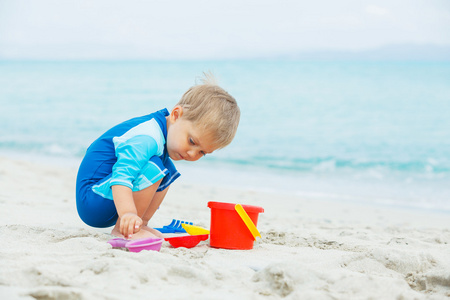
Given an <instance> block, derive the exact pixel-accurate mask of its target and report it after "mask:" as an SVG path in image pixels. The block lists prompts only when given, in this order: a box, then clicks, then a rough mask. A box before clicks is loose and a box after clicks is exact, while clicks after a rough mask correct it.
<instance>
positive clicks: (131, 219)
mask: <svg viewBox="0 0 450 300" xmlns="http://www.w3.org/2000/svg"><path fill="white" fill-rule="evenodd" d="M141 226H142V219H141V218H139V216H138V215H137V214H135V213H126V214H124V215H123V216H122V218H120V233H121V234H123V236H124V237H125V238H127V239H129V238H131V237H132V236H133V233H136V232H138V231H139V230H140V229H141Z"/></svg>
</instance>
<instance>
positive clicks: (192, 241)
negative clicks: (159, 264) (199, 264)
mask: <svg viewBox="0 0 450 300" xmlns="http://www.w3.org/2000/svg"><path fill="white" fill-rule="evenodd" d="M208 237H209V235H208V234H200V235H185V236H176V237H169V238H165V240H166V241H168V242H169V243H170V244H171V245H172V246H173V247H175V248H178V247H185V248H192V247H195V246H197V245H198V243H200V242H201V241H206V240H207V239H208Z"/></svg>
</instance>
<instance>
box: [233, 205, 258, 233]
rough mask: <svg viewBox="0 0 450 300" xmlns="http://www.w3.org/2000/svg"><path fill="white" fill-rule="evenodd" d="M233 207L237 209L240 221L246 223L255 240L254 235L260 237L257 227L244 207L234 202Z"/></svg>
mask: <svg viewBox="0 0 450 300" xmlns="http://www.w3.org/2000/svg"><path fill="white" fill-rule="evenodd" d="M234 209H235V210H236V211H237V213H238V214H239V216H240V217H241V219H242V221H244V223H245V225H247V228H248V230H250V232H251V234H252V235H253V238H254V239H255V240H256V237H257V236H259V237H261V234H260V233H259V231H258V229H257V228H256V226H255V224H253V221H252V219H250V217H249V216H248V214H247V212H246V211H245V209H244V208H243V207H242V205H240V204H236V205H235V206H234Z"/></svg>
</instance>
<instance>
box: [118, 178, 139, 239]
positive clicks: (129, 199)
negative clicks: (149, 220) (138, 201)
mask: <svg viewBox="0 0 450 300" xmlns="http://www.w3.org/2000/svg"><path fill="white" fill-rule="evenodd" d="M111 189H112V193H113V198H114V204H115V205H116V210H117V213H118V215H119V222H120V233H121V234H123V236H125V238H131V236H132V235H133V233H134V232H137V231H138V230H139V228H140V227H141V225H142V219H141V218H139V216H138V215H137V210H136V205H135V204H134V200H133V192H132V191H131V189H130V188H129V187H127V186H124V185H113V186H111Z"/></svg>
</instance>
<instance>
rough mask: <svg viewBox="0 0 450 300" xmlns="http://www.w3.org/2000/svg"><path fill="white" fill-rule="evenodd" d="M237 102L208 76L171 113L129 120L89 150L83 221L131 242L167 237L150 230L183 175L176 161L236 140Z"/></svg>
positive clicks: (80, 191) (81, 193)
mask: <svg viewBox="0 0 450 300" xmlns="http://www.w3.org/2000/svg"><path fill="white" fill-rule="evenodd" d="M239 118H240V110H239V107H238V105H237V103H236V100H235V99H234V98H233V97H232V96H230V95H229V94H228V93H227V92H226V91H224V90H223V89H222V88H220V87H219V86H218V85H216V84H215V82H214V79H213V78H212V76H208V75H207V76H206V77H205V80H203V84H201V85H196V86H193V87H191V88H190V89H189V90H188V91H187V92H186V93H185V94H184V95H183V97H182V98H181V100H180V101H179V102H178V103H177V104H176V106H175V107H174V108H173V109H172V111H171V112H170V113H169V112H168V111H167V109H163V110H160V111H157V112H155V113H152V114H150V115H146V116H142V117H137V118H134V119H131V120H128V121H125V122H123V123H121V124H119V125H117V126H115V127H113V128H111V129H110V130H108V131H107V132H105V133H104V134H103V135H102V136H100V137H99V138H98V139H97V140H96V141H94V142H93V143H92V145H91V146H90V147H89V148H88V149H87V151H86V155H85V157H84V159H83V161H82V162H81V165H80V168H79V170H78V176H77V186H76V199H77V210H78V214H79V216H80V218H81V219H82V220H83V221H84V222H85V223H86V224H88V225H90V226H93V227H100V228H103V227H109V226H113V225H114V228H113V230H112V232H111V233H112V234H113V235H116V236H119V237H124V238H128V239H131V238H133V239H138V238H147V237H154V236H158V237H162V234H161V233H160V232H159V231H157V230H155V229H153V228H150V227H148V226H147V223H148V221H149V220H150V219H151V217H152V216H153V214H154V213H155V212H156V210H157V209H158V207H159V206H160V204H161V203H162V201H163V199H164V196H165V195H166V193H167V190H168V187H169V185H170V184H171V183H172V182H173V181H174V180H175V179H177V178H178V177H179V176H180V174H179V173H178V171H177V170H176V168H175V166H174V165H173V163H172V160H188V161H196V160H198V159H200V158H201V157H202V156H204V155H206V154H211V153H212V152H213V151H215V150H217V149H221V148H223V147H225V146H227V145H228V144H229V143H230V142H231V141H232V140H233V138H234V136H235V134H236V130H237V127H238V124H239Z"/></svg>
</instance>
